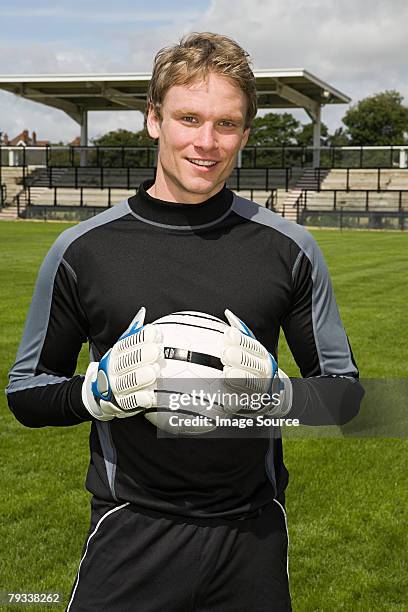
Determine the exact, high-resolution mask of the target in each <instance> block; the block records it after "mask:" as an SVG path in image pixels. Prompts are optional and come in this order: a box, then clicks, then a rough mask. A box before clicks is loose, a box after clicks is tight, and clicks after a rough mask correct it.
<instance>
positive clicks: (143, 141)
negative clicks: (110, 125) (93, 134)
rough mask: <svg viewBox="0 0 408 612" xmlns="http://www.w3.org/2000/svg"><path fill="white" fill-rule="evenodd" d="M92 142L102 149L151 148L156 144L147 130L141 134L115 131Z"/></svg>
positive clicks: (140, 132) (141, 131) (121, 130)
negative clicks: (117, 147) (119, 147)
mask: <svg viewBox="0 0 408 612" xmlns="http://www.w3.org/2000/svg"><path fill="white" fill-rule="evenodd" d="M92 142H93V144H94V145H98V146H100V147H116V146H122V147H141V146H144V147H151V146H152V145H153V144H154V140H153V139H152V138H150V136H149V134H148V133H147V130H146V129H145V128H143V129H142V130H140V131H139V132H131V131H130V130H123V129H120V130H113V131H111V132H107V133H106V134H104V135H103V136H99V138H93V139H92Z"/></svg>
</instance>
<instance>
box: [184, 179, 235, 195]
mask: <svg viewBox="0 0 408 612" xmlns="http://www.w3.org/2000/svg"><path fill="white" fill-rule="evenodd" d="M224 182H225V181H224V180H222V181H205V180H202V179H201V180H197V181H186V182H185V183H180V184H181V185H182V186H183V188H184V189H185V190H186V191H188V192H189V193H197V194H200V195H205V194H207V193H211V192H212V191H214V190H216V191H221V189H222V186H223V184H224Z"/></svg>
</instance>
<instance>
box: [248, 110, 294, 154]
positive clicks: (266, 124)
mask: <svg viewBox="0 0 408 612" xmlns="http://www.w3.org/2000/svg"><path fill="white" fill-rule="evenodd" d="M299 126H300V123H299V121H297V119H295V118H294V117H293V115H291V114H290V113H282V114H278V113H267V114H266V115H264V116H263V117H256V118H255V119H254V121H253V124H252V128H251V133H250V136H249V141H248V145H256V146H258V147H260V146H262V147H281V146H282V145H286V146H287V145H291V144H292V145H293V144H295V143H296V134H297V130H298V129H299Z"/></svg>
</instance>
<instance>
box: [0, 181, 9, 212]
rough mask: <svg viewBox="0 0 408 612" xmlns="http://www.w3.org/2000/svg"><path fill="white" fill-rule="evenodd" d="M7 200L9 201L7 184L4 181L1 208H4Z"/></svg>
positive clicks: (0, 201) (0, 192) (1, 186)
mask: <svg viewBox="0 0 408 612" xmlns="http://www.w3.org/2000/svg"><path fill="white" fill-rule="evenodd" d="M6 201H7V185H5V184H4V183H2V184H1V185H0V208H3V206H5V204H6Z"/></svg>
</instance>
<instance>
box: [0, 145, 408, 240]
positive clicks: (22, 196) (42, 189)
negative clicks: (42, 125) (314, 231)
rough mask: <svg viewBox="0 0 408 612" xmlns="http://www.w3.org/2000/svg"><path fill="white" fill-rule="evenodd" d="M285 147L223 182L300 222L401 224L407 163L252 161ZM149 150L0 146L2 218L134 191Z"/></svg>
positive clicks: (86, 207)
mask: <svg viewBox="0 0 408 612" xmlns="http://www.w3.org/2000/svg"><path fill="white" fill-rule="evenodd" d="M284 149H285V151H284V153H285V155H286V157H285V155H280V154H279V151H278V154H277V151H276V149H273V150H272V149H271V151H272V153H270V151H268V149H266V148H265V147H262V148H260V152H258V153H257V152H256V150H255V152H254V150H253V148H252V151H251V159H249V158H246V159H243V160H241V163H242V162H245V163H244V165H243V166H242V165H241V166H240V167H237V168H235V169H234V171H233V173H232V174H231V176H230V178H229V180H228V186H229V187H230V188H231V189H233V190H234V191H237V192H239V193H240V194H241V195H243V196H244V197H248V198H250V199H253V200H255V201H256V202H258V203H260V204H262V205H264V206H267V207H269V208H272V209H273V210H275V211H276V212H278V213H279V214H281V215H283V216H285V217H286V218H288V219H291V220H293V221H297V222H299V223H304V224H310V223H313V224H317V225H322V224H326V225H332V224H333V223H337V224H338V223H340V221H339V215H342V216H343V220H344V219H345V216H346V213H347V215H349V216H350V218H351V217H353V220H352V222H350V223H351V225H356V224H357V225H361V224H363V225H366V224H367V223H368V225H369V226H371V225H372V226H375V227H380V226H382V227H385V226H387V225H388V226H389V225H390V226H391V227H394V226H395V225H396V224H397V226H398V227H400V228H404V227H405V224H406V221H405V219H408V205H407V201H408V169H407V168H406V167H399V165H397V166H396V167H395V164H394V162H393V161H392V158H391V156H390V157H389V162H390V167H374V168H373V167H370V168H355V167H352V168H327V167H316V168H314V167H313V166H309V167H304V166H302V165H301V166H296V165H294V166H286V167H270V166H266V167H256V164H255V162H256V161H257V162H259V163H265V160H270V161H272V160H275V162H276V163H280V162H279V160H282V159H286V160H287V159H288V157H287V150H286V148H282V150H284ZM302 151H303V149H302V148H299V152H298V153H300V152H302ZM269 154H270V156H269V157H268V155H269ZM370 154H371V155H373V153H372V151H371V150H370ZM33 155H35V156H36V157H35V161H34V159H33V157H32V156H33ZM155 157H156V151H155V149H154V148H153V147H151V148H150V149H149V148H143V147H140V148H139V149H138V148H136V147H129V148H127V147H76V146H69V147H61V146H58V147H54V146H49V147H45V148H44V149H41V150H40V147H36V148H35V150H34V149H33V150H32V151H31V150H29V149H26V150H23V151H20V150H17V151H16V148H14V149H12V148H8V149H7V148H5V147H2V157H1V160H2V164H0V184H1V185H2V188H1V202H2V211H1V212H0V218H13V217H14V218H15V217H16V216H20V217H24V218H65V219H70V220H75V219H83V218H86V217H88V216H91V215H93V214H95V213H96V212H98V211H100V210H101V209H102V208H104V207H109V206H113V205H115V204H116V203H118V202H120V201H122V200H123V199H125V198H127V197H129V196H130V195H133V194H134V193H135V192H136V190H137V188H138V186H139V185H140V183H141V182H142V181H144V180H146V179H148V178H152V177H153V176H154V172H155V169H154V161H155ZM293 159H294V158H293ZM30 161H31V162H33V161H34V163H31V164H30V163H29V162H30ZM251 163H252V165H251ZM360 213H361V214H360ZM374 217H375V219H374ZM388 217H389V218H388ZM370 224H371V225H370Z"/></svg>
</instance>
